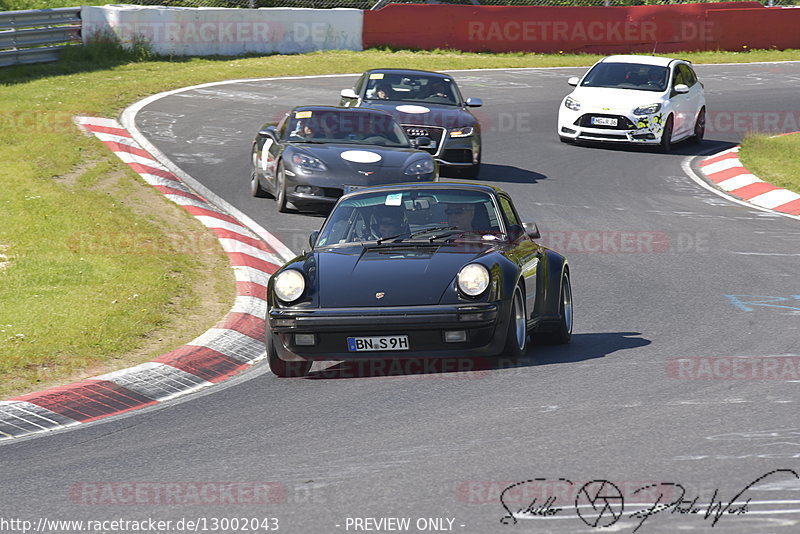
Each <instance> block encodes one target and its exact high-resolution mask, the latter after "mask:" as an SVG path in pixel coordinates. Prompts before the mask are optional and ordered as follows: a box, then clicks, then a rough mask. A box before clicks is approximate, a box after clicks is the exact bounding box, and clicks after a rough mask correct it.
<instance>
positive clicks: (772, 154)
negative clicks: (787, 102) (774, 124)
mask: <svg viewBox="0 0 800 534" xmlns="http://www.w3.org/2000/svg"><path fill="white" fill-rule="evenodd" d="M798 154H800V133H798V134H793V135H781V136H778V137H771V136H767V135H765V134H756V133H753V134H749V135H747V136H746V137H745V139H744V141H742V147H741V149H739V159H740V160H741V162H742V164H743V165H744V166H745V167H746V168H747V170H748V171H750V172H751V173H753V174H755V175H756V176H758V177H759V178H761V179H762V180H764V181H765V182H769V183H771V184H772V185H776V186H778V187H784V188H786V189H789V190H790V191H794V192H795V193H800V158H799V157H798Z"/></svg>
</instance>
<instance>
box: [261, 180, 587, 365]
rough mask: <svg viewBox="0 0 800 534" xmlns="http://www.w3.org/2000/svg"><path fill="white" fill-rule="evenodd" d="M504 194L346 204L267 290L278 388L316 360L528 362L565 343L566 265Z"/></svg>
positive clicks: (408, 189) (391, 197) (366, 197)
mask: <svg viewBox="0 0 800 534" xmlns="http://www.w3.org/2000/svg"><path fill="white" fill-rule="evenodd" d="M538 237H539V232H538V229H537V228H536V225H535V224H533V223H523V222H522V221H521V220H520V218H519V216H518V214H517V212H516V210H515V208H514V204H513V203H512V201H511V198H510V197H509V195H508V194H507V193H505V192H504V191H502V190H500V189H497V188H495V187H491V186H487V185H480V184H459V183H446V184H445V183H435V184H399V185H391V186H384V187H370V188H366V189H362V190H358V191H355V192H352V193H349V194H347V195H344V196H343V197H342V198H341V199H340V200H339V202H338V203H337V204H336V206H334V208H333V210H332V212H331V213H330V215H329V216H328V218H327V219H326V221H325V223H324V224H323V226H322V229H321V231H319V232H314V233H312V234H311V238H310V245H311V250H310V251H309V252H306V253H304V254H303V255H301V256H298V257H297V258H295V259H293V260H292V261H290V262H289V263H287V264H286V265H284V266H283V267H281V268H280V269H279V270H278V271H277V272H276V273H275V274H274V275H273V276H272V277H271V278H270V281H269V284H268V291H267V308H268V310H267V323H268V326H267V338H266V348H267V357H268V361H269V365H270V368H271V369H272V371H273V372H274V373H275V374H276V375H278V376H281V377H285V376H304V375H306V374H307V373H308V371H309V370H310V368H311V363H312V362H313V361H316V360H358V359H376V358H392V359H394V358H437V357H447V358H464V357H476V356H478V357H483V356H496V355H501V354H503V355H505V356H507V357H509V358H512V359H513V358H517V357H520V356H522V355H523V354H525V351H526V348H527V344H528V334H529V333H534V335H535V336H537V337H539V336H541V337H542V338H545V339H548V340H549V341H551V342H555V343H567V342H569V340H570V338H571V335H572V289H571V285H570V272H569V267H568V265H567V261H566V259H565V258H564V257H563V256H561V255H560V254H557V253H556V252H553V251H551V250H549V249H547V248H545V247H542V246H540V245H538V244H537V243H536V242H535V241H534V239H536V238H538Z"/></svg>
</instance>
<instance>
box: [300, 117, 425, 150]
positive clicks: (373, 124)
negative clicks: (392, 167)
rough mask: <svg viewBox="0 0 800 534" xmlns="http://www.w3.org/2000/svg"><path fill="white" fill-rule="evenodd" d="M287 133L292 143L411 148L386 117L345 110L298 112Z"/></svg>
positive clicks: (400, 130)
mask: <svg viewBox="0 0 800 534" xmlns="http://www.w3.org/2000/svg"><path fill="white" fill-rule="evenodd" d="M286 132H287V140H288V141H290V142H307V143H346V144H359V145H378V146H389V147H403V148H408V147H410V146H411V143H410V142H409V141H408V137H406V134H405V132H404V131H403V129H402V128H401V127H400V125H399V124H397V122H396V121H395V120H394V119H393V118H392V117H391V116H390V115H387V114H385V113H365V112H362V111H353V110H344V109H343V110H341V111H339V110H324V111H319V110H304V111H295V112H294V113H292V114H291V118H290V119H289V124H288V125H287V128H286Z"/></svg>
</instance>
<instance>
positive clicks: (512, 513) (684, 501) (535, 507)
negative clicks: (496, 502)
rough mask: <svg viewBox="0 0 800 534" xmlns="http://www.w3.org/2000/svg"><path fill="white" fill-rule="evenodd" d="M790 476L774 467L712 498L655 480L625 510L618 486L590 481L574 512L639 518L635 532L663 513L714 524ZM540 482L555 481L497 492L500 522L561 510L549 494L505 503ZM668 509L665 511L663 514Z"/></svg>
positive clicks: (594, 522)
mask: <svg viewBox="0 0 800 534" xmlns="http://www.w3.org/2000/svg"><path fill="white" fill-rule="evenodd" d="M786 475H789V476H791V477H794V478H795V479H797V480H800V474H798V472H797V471H795V470H793V469H775V470H772V471H769V472H768V473H765V474H763V475H761V476H760V477H758V478H756V479H755V480H753V481H752V482H750V483H749V484H747V485H746V486H744V488H743V489H742V490H741V491H739V492H738V493H736V494H735V495H734V496H733V498H731V499H730V500H727V499H725V498H723V497H722V495H721V492H720V490H719V489H715V490H714V493H713V494H712V496H711V498H710V499H709V500H708V501H707V502H706V501H701V498H700V495H693V496H692V495H687V493H688V492H687V489H686V488H685V487H684V486H683V485H682V484H679V483H677V482H657V483H653V484H647V485H644V486H641V487H638V488H636V489H635V490H634V491H633V492H631V496H636V495H639V496H642V495H644V494H648V495H653V496H655V497H654V501H655V502H652V503H647V504H639V505H638V508H637V509H636V510H633V511H630V512H627V513H626V512H625V497H624V496H623V494H622V492H621V491H620V489H619V488H618V487H617V486H616V485H615V484H614V483H613V482H610V481H608V480H592V481H591V482H587V483H586V484H584V485H583V486H581V488H580V489H579V490H578V492H577V494H576V497H575V513H576V514H577V517H578V518H580V519H581V521H583V522H584V523H585V524H586V525H588V526H590V527H593V528H604V527H609V526H611V525H613V524H614V523H616V522H617V521H619V520H620V519H621V518H622V517H627V518H629V519H637V520H639V522H638V524H637V525H636V527H635V528H634V529H633V531H632V532H637V531H638V530H639V529H640V528H642V526H643V525H644V524H645V522H646V521H647V520H649V519H650V518H651V517H654V516H656V515H659V514H663V515H674V514H678V515H682V516H683V515H697V516H701V517H702V518H703V520H704V521H710V522H711V526H712V527H714V526H716V525H717V523H719V522H720V520H722V519H723V518H724V517H735V516H741V515H745V514H746V513H747V512H748V511H749V508H748V505H749V504H750V501H751V498H749V497H747V495H746V494H747V492H748V491H749V490H751V489H752V488H753V487H754V486H756V485H758V484H760V483H762V482H764V481H765V480H767V479H769V478H775V477H779V476H786ZM543 482H545V483H546V482H554V481H553V480H548V479H545V478H536V479H531V480H523V481H520V482H516V483H514V484H511V485H509V486H507V487H506V488H505V489H504V490H503V491H502V492H501V493H500V504H501V505H502V506H503V508H504V509H505V511H506V515H504V516H503V517H502V518H501V519H500V522H501V523H502V524H504V525H515V524H517V523H518V522H519V520H520V519H521V518H525V519H532V518H535V517H552V516H556V515H558V514H560V513H562V512H564V509H565V507H563V506H556V497H554V496H551V497H549V498H548V499H546V500H545V501H541V502H539V501H537V498H534V499H533V500H532V501H531V502H530V503H528V504H527V506H524V507H522V508H518V509H517V510H512V508H511V505H510V503H509V502H508V500H509V497H510V495H511V492H516V493H519V492H524V491H525V489H526V488H527V489H529V490H530V489H531V487H532V485H536V484H541V483H543ZM558 482H559V483H561V484H567V485H569V486H575V483H573V482H572V481H570V480H567V479H565V478H559V479H558ZM665 512H667V513H665Z"/></svg>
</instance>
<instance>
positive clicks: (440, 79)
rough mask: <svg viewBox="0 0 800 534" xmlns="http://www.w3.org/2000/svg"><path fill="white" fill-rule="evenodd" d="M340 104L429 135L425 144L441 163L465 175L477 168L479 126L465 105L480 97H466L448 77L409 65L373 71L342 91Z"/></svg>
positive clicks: (476, 104) (413, 132)
mask: <svg viewBox="0 0 800 534" xmlns="http://www.w3.org/2000/svg"><path fill="white" fill-rule="evenodd" d="M340 105H342V106H349V107H361V108H370V109H379V110H382V111H386V112H388V113H391V114H392V116H393V117H394V118H395V119H397V121H398V122H399V123H400V124H401V125H402V126H403V128H404V129H405V130H406V133H408V135H409V137H411V138H412V139H413V138H415V137H418V136H425V137H429V138H430V139H431V144H430V145H429V146H428V147H427V150H428V152H430V153H431V154H433V155H434V157H435V158H436V160H437V161H439V163H441V164H443V165H446V166H447V167H449V168H451V169H454V170H456V171H457V172H458V173H459V174H460V175H461V176H463V177H465V178H475V177H476V176H478V173H479V172H480V166H481V125H480V123H479V122H478V119H476V118H475V116H474V115H473V114H472V113H470V111H469V108H473V107H479V106H481V105H483V102H482V101H481V99H480V98H467V99H466V100H464V98H463V97H462V96H461V91H460V90H459V89H458V85H456V82H455V80H454V79H453V78H452V76H448V75H447V74H441V73H438V72H429V71H424V70H407V69H372V70H368V71H366V72H365V73H363V74H362V75H361V77H360V78H359V79H358V81H357V82H356V85H355V87H354V88H353V89H343V90H342V92H341V100H340Z"/></svg>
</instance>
